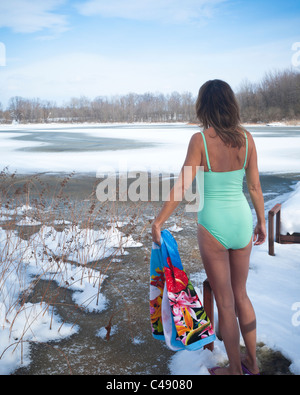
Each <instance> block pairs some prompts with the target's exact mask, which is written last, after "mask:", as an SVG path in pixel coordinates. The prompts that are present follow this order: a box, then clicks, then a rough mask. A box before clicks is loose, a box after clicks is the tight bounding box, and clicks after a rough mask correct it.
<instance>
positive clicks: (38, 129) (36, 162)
mask: <svg viewBox="0 0 300 395" xmlns="http://www.w3.org/2000/svg"><path fill="white" fill-rule="evenodd" d="M198 130H199V128H198V127H197V126H193V125H185V124H151V125H147V124H146V125H144V124H143V125H141V124H129V125H127V124H120V125H115V124H112V125H110V124H108V125H106V124H99V125H89V124H83V125H82V124H81V125H54V124H50V125H0V167H1V168H4V167H6V166H8V167H9V170H10V171H11V172H12V171H17V172H18V173H21V174H22V173H35V172H50V173H56V172H65V173H68V172H71V171H75V172H76V173H93V174H96V173H97V171H107V172H109V171H121V172H122V171H127V170H145V171H149V170H150V171H153V172H167V173H168V172H170V173H175V174H176V173H178V172H179V171H180V169H181V166H182V164H183V161H184V159H185V155H186V150H187V146H188V143H189V140H190V138H191V136H192V135H193V134H194V133H195V132H197V131H198ZM248 130H249V131H250V132H251V133H252V134H253V137H254V139H255V142H256V145H257V150H258V155H259V168H260V172H261V173H268V174H287V173H288V174H300V127H282V126H280V127H270V126H265V127H263V126H255V127H248Z"/></svg>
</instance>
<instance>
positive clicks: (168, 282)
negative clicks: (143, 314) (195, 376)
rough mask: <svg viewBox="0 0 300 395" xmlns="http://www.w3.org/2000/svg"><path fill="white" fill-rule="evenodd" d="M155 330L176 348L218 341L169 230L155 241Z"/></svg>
mask: <svg viewBox="0 0 300 395" xmlns="http://www.w3.org/2000/svg"><path fill="white" fill-rule="evenodd" d="M150 276H151V279H150V317H151V327H152V334H153V337H154V338H155V339H158V340H163V341H165V342H166V344H167V346H168V347H169V348H170V349H171V350H173V351H179V350H184V349H185V350H198V349H200V348H202V347H204V346H205V345H207V344H209V343H212V342H213V341H215V339H216V336H215V334H214V331H213V328H212V325H211V323H210V320H209V318H208V316H207V314H206V312H205V311H204V308H203V306H202V304H201V302H200V300H199V297H198V295H197V293H196V291H195V289H194V287H193V285H192V284H191V282H190V281H189V278H188V276H187V274H186V273H185V271H184V269H183V266H182V263H181V259H180V255H179V252H178V246H177V242H176V240H175V239H174V238H173V236H172V235H171V233H170V232H169V231H168V230H163V231H162V233H161V246H159V245H157V244H155V243H153V246H152V253H151V261H150Z"/></svg>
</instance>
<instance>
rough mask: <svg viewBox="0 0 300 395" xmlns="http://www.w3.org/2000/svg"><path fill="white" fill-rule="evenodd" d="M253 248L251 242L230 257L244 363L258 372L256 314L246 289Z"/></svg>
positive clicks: (254, 371) (233, 252)
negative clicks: (242, 342)
mask: <svg viewBox="0 0 300 395" xmlns="http://www.w3.org/2000/svg"><path fill="white" fill-rule="evenodd" d="M251 249H252V243H251V242H250V243H249V244H248V246H247V247H245V248H243V249H240V250H229V259H230V269H231V284H232V290H233V294H234V299H235V305H236V312H237V316H238V319H239V324H240V329H241V332H242V336H243V339H244V343H245V346H246V355H245V356H244V357H243V363H244V364H245V365H246V367H247V368H248V369H249V370H250V371H251V372H252V373H254V374H256V373H258V372H259V369H258V366H257V360H256V316H255V312H254V309H253V306H252V303H251V301H250V299H249V297H248V295H247V289H246V282H247V277H248V272H249V260H250V253H251Z"/></svg>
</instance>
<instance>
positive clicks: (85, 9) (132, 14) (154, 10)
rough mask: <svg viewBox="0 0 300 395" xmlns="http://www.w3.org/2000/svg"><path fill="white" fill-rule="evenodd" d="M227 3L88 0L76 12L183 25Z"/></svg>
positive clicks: (219, 0) (213, 0) (208, 0)
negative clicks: (182, 23)
mask: <svg viewBox="0 0 300 395" xmlns="http://www.w3.org/2000/svg"><path fill="white" fill-rule="evenodd" d="M226 1H228V0H184V1H183V0H126V1H125V0H109V1H107V0H88V1H86V2H85V3H81V4H77V9H78V11H79V13H81V14H82V15H85V16H92V15H101V16H103V17H117V18H124V19H135V20H160V21H163V22H166V23H181V22H184V23H186V22H197V21H203V20H204V19H205V18H209V17H211V16H212V14H213V11H214V10H215V8H216V6H217V5H218V4H220V3H224V2H226Z"/></svg>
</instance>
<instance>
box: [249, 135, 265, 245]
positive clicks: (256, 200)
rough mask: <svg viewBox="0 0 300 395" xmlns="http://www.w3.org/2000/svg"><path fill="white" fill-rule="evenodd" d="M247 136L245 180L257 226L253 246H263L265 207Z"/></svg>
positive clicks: (255, 155)
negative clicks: (247, 150)
mask: <svg viewBox="0 0 300 395" xmlns="http://www.w3.org/2000/svg"><path fill="white" fill-rule="evenodd" d="M248 136H249V142H250V144H249V151H250V152H249V160H248V166H247V169H246V179H247V186H248V190H249V194H250V197H251V201H252V203H253V206H254V209H255V212H256V217H257V225H256V227H255V229H254V239H253V240H254V242H255V245H260V244H263V243H264V242H265V240H266V236H267V232H266V220H265V207H264V197H263V193H262V189H261V184H260V179H259V172H258V165H257V151H256V147H255V143H254V140H253V137H252V136H251V134H250V133H249V134H248Z"/></svg>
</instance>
